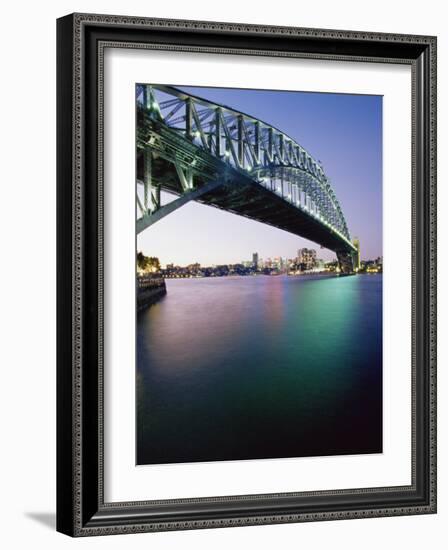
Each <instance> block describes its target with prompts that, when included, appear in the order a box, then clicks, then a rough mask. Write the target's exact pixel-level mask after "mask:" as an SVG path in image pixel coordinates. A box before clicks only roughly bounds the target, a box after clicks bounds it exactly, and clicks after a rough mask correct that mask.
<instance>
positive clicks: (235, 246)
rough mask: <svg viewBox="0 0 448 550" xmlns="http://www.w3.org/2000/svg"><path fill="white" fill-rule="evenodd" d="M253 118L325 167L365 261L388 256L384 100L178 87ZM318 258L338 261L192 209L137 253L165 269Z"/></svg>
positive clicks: (173, 217)
mask: <svg viewBox="0 0 448 550" xmlns="http://www.w3.org/2000/svg"><path fill="white" fill-rule="evenodd" d="M177 87H178V88H181V89H183V90H185V91H186V92H189V93H192V94H194V95H198V96H200V97H204V98H206V99H208V100H210V101H214V102H216V103H222V104H224V105H227V106H229V107H233V108H234V109H237V110H240V111H242V112H244V113H247V114H250V115H253V116H254V117H256V118H259V119H261V120H263V121H265V122H267V123H269V124H272V125H273V126H275V127H276V128H278V129H279V130H281V131H283V132H285V133H286V134H288V135H289V136H290V137H291V138H293V139H295V140H296V141H297V143H300V145H302V146H303V147H304V148H305V149H306V150H307V151H308V152H309V153H310V154H311V155H312V156H313V157H314V158H315V159H318V160H320V161H321V162H322V163H323V168H324V170H325V173H326V174H327V176H328V177H329V178H330V180H331V183H332V186H333V189H334V191H335V193H336V196H337V197H338V200H339V202H340V204H341V207H342V210H343V212H344V215H345V218H346V221H347V224H348V228H349V231H350V235H351V237H352V239H353V238H354V237H358V238H359V239H360V246H361V257H362V258H363V259H374V258H376V257H378V256H382V97H381V96H368V95H348V94H327V93H325V94H324V93H309V92H278V91H265V90H241V89H225V88H205V87H204V88H197V87H186V86H177ZM303 247H308V248H315V249H316V250H317V255H318V257H321V258H324V259H334V258H335V254H334V253H333V252H331V251H330V250H327V249H321V248H320V247H319V246H318V245H316V244H314V243H313V242H311V241H308V240H306V239H302V238H300V237H297V236H295V235H292V234H290V233H287V232H285V231H282V230H280V229H275V228H273V227H270V226H268V225H264V224H262V223H259V222H255V221H252V220H248V219H246V218H243V217H241V216H237V215H235V214H230V213H227V212H223V211H221V210H218V209H217V208H212V207H210V206H204V205H200V204H198V203H188V204H187V205H185V206H182V207H181V208H180V209H179V210H177V211H175V212H174V213H172V214H170V215H169V216H167V217H166V218H164V219H162V220H161V221H159V222H157V223H156V224H154V225H153V226H151V227H150V228H148V229H147V230H146V231H144V232H143V233H141V234H140V235H139V236H138V239H137V248H138V250H142V251H143V253H145V254H146V255H150V256H157V257H158V258H159V259H160V261H161V263H162V265H165V264H166V263H174V264H178V265H186V264H189V263H193V262H196V261H198V262H199V263H200V264H202V265H211V264H224V263H237V262H241V261H243V260H249V259H251V258H252V253H253V252H258V253H259V256H260V257H261V258H268V257H271V258H272V257H276V256H283V257H287V258H293V257H295V255H296V253H297V249H298V248H303Z"/></svg>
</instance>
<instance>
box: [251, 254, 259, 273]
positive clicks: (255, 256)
mask: <svg viewBox="0 0 448 550" xmlns="http://www.w3.org/2000/svg"><path fill="white" fill-rule="evenodd" d="M252 265H253V266H254V268H255V269H257V268H258V252H254V253H253V254H252Z"/></svg>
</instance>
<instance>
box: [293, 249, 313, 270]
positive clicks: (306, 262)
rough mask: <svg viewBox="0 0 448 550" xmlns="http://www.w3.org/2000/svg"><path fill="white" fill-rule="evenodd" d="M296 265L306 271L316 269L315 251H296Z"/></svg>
mask: <svg viewBox="0 0 448 550" xmlns="http://www.w3.org/2000/svg"><path fill="white" fill-rule="evenodd" d="M297 263H298V264H301V265H302V266H303V267H304V269H305V270H306V271H308V270H311V269H314V268H315V267H316V251H315V250H314V248H300V249H299V250H298V251H297Z"/></svg>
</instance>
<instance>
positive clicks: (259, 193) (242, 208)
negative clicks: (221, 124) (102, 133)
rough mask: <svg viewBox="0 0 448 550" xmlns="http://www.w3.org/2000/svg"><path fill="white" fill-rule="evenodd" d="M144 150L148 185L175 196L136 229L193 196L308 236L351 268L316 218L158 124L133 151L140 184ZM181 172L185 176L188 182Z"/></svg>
mask: <svg viewBox="0 0 448 550" xmlns="http://www.w3.org/2000/svg"><path fill="white" fill-rule="evenodd" d="M142 141H143V140H142ZM140 143H141V142H140ZM148 151H150V157H151V159H150V187H151V189H153V190H157V191H156V193H157V194H158V196H159V197H160V190H163V191H166V192H169V193H171V194H174V195H177V196H178V197H179V198H178V199H177V202H176V201H174V202H173V203H169V204H168V205H166V206H161V205H160V199H159V204H158V205H157V210H156V211H153V212H149V211H148V215H147V216H146V217H145V216H143V218H142V219H140V220H139V221H138V223H139V222H140V229H138V231H140V230H143V229H144V228H145V227H148V226H149V225H151V224H152V223H153V221H157V220H160V219H161V218H162V217H164V215H165V213H170V212H172V211H173V210H175V209H176V208H177V207H179V206H181V205H182V204H185V203H186V202H189V200H194V201H196V202H199V203H202V204H205V205H208V206H213V207H215V208H220V209H222V210H225V211H227V212H232V213H234V214H237V215H239V216H245V217H247V218H249V219H251V220H255V221H259V222H260V223H263V224H268V225H271V226H273V227H276V228H278V229H282V230H284V231H287V232H289V233H292V234H294V235H297V236H299V237H303V238H306V239H309V240H311V241H313V242H315V243H316V244H318V245H320V246H322V247H324V248H328V249H329V250H332V251H334V252H335V253H336V254H337V257H338V260H339V264H340V267H341V270H342V271H344V272H349V271H352V270H353V267H352V266H353V264H352V259H351V258H352V256H351V254H352V249H351V248H350V245H349V244H348V243H347V242H346V241H344V239H342V238H341V237H340V236H339V235H338V234H337V233H336V232H335V231H333V230H331V229H329V228H328V227H326V226H325V225H323V224H322V222H321V221H320V220H319V219H317V218H315V217H313V216H311V215H310V214H309V213H307V212H306V211H303V210H301V209H299V208H297V207H296V206H295V205H294V204H292V203H291V202H288V201H286V200H285V198H284V197H282V196H281V195H279V194H277V193H275V192H273V191H272V190H270V189H267V188H265V187H263V186H262V185H260V183H259V182H257V181H256V180H255V179H254V178H252V177H249V176H247V175H245V173H243V172H241V171H238V170H236V169H234V168H233V167H231V166H229V165H228V164H225V163H224V162H222V160H220V159H217V158H215V157H213V156H212V155H209V154H208V153H207V152H206V151H203V150H200V149H198V148H197V147H196V146H195V145H194V144H192V143H189V142H187V141H186V140H185V139H184V138H182V137H181V136H177V135H176V134H174V133H173V132H172V131H170V130H165V129H164V128H163V127H158V125H156V127H155V128H154V127H153V128H152V129H149V132H148V133H146V132H145V136H144V144H143V143H141V146H140V148H139V149H138V155H137V180H138V181H139V182H140V183H142V184H144V182H145V181H146V182H148V161H147V159H146V158H145V154H148ZM192 166H194V178H193V176H192V169H191V167H192ZM185 174H190V180H189V181H190V184H189V183H188V182H187V181H186V177H185ZM193 180H194V182H193ZM189 185H191V187H190V188H189ZM201 190H202V191H203V192H201ZM189 197H191V199H190V198H189ZM175 203H176V204H175ZM170 204H171V207H170ZM164 209H165V212H164Z"/></svg>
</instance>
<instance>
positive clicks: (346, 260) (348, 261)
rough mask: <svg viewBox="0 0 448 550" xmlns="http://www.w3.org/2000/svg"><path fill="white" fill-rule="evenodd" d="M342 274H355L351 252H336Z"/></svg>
mask: <svg viewBox="0 0 448 550" xmlns="http://www.w3.org/2000/svg"><path fill="white" fill-rule="evenodd" d="M336 256H337V258H338V262H339V269H340V270H341V273H353V271H354V269H353V256H352V255H351V253H350V252H336Z"/></svg>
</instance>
